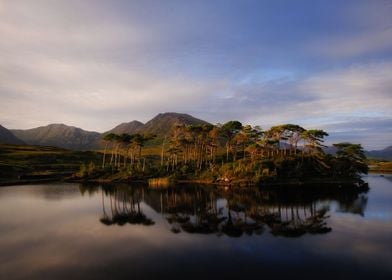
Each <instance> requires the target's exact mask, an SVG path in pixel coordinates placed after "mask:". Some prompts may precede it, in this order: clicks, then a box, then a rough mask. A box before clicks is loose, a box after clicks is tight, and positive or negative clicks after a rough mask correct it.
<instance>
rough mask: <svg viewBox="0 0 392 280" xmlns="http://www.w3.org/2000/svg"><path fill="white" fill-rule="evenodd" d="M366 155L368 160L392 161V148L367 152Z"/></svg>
mask: <svg viewBox="0 0 392 280" xmlns="http://www.w3.org/2000/svg"><path fill="white" fill-rule="evenodd" d="M365 153H366V156H367V157H368V158H373V159H384V160H392V146H389V147H386V148H385V149H383V150H378V151H366V152H365Z"/></svg>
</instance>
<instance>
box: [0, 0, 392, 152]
mask: <svg viewBox="0 0 392 280" xmlns="http://www.w3.org/2000/svg"><path fill="white" fill-rule="evenodd" d="M391 15H392V1H390V0H387V1H384V0H368V1H361V0H352V1H350V0H345V1H341V0H337V1H335V0H325V1H321V0H308V1H306V0H296V1H291V0H286V1H283V0H268V1H267V0H265V1H262V0H256V1H247V0H238V1H229V0H222V1H219V0H207V1H203V0H194V1H191V0H189V1H183V0H178V1H170V0H165V1H161V0H157V1H150V0H144V1H125V0H124V1H121V0H112V1H110V0H107V1H100V0H93V1H91V0H84V1H73V0H64V1H62V0H57V1H53V0H46V1H44V0H42V1H41V0H29V1H27V0H26V1H20V0H0V104H1V110H0V124H2V125H3V126H5V127H7V128H12V129H16V128H19V129H27V128H33V127H37V126H43V125H47V124H49V123H65V124H68V125H72V126H77V127H81V128H83V129H85V130H94V131H98V132H104V131H107V130H109V129H111V128H113V127H114V126H116V125H118V124H119V123H122V122H129V121H132V120H139V121H142V122H146V121H148V120H149V119H151V118H152V117H154V116H155V115H156V114H158V113H162V112H180V113H188V114H191V115H193V116H195V117H198V118H201V119H204V120H207V121H209V122H211V123H224V122H226V121H228V120H239V121H241V122H242V123H244V124H252V125H260V126H261V127H262V128H264V129H268V128H269V127H270V126H272V125H277V124H283V123H295V124H299V125H302V126H303V127H305V128H309V129H310V128H320V129H324V130H326V131H327V132H328V133H329V134H330V136H329V138H328V140H327V142H326V143H327V144H329V143H332V142H340V141H350V142H354V143H362V145H363V146H364V147H365V148H366V149H382V148H384V147H386V146H389V145H392V110H391V108H392V16H391Z"/></svg>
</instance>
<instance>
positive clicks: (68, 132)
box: [11, 113, 208, 150]
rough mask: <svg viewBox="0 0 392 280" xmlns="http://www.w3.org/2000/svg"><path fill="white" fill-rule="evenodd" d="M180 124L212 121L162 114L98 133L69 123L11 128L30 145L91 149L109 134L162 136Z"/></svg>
mask: <svg viewBox="0 0 392 280" xmlns="http://www.w3.org/2000/svg"><path fill="white" fill-rule="evenodd" d="M177 124H184V125H199V124H208V122H206V121H203V120H200V119H197V118H194V117H192V116H191V115H188V114H179V113H162V114H158V115H157V116H155V117H154V118H153V119H152V120H150V121H148V122H147V123H146V124H143V123H141V122H139V121H131V122H128V123H122V124H119V125H118V126H116V127H114V128H113V129H111V130H109V131H107V132H105V133H102V134H101V133H98V132H92V131H85V130H83V129H80V128H77V127H73V126H67V125H65V124H50V125H47V126H41V127H37V128H33V129H27V130H21V129H19V130H11V132H12V133H13V134H14V136H16V137H17V138H19V139H21V140H23V141H24V142H25V143H26V144H30V145H43V146H56V147H60V148H66V149H75V150H91V149H96V148H99V147H101V146H102V143H101V138H102V136H103V135H105V134H107V133H115V134H122V133H128V134H134V133H152V134H156V135H160V136H162V135H166V134H168V133H169V132H170V130H171V129H172V128H173V127H174V126H175V125H177ZM16 137H15V138H16Z"/></svg>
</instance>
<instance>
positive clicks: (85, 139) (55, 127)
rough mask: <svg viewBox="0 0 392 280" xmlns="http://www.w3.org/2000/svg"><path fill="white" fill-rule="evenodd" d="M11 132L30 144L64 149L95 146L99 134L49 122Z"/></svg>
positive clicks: (96, 145) (99, 136) (97, 144)
mask: <svg viewBox="0 0 392 280" xmlns="http://www.w3.org/2000/svg"><path fill="white" fill-rule="evenodd" d="M11 131H12V133H13V134H14V135H15V136H16V137H18V138H19V139H21V140H23V141H24V142H25V143H27V144H30V145H43V146H56V147H61V148H66V149H75V150H88V149H93V148H97V147H98V146H99V141H100V138H101V134H100V133H98V132H91V131H85V130H83V129H80V128H77V127H73V126H67V125H65V124H50V125H47V126H41V127H37V128H33V129H27V130H11Z"/></svg>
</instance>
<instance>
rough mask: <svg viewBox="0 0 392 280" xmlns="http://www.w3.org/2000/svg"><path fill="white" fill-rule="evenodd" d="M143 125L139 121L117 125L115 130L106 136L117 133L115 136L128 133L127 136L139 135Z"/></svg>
mask: <svg viewBox="0 0 392 280" xmlns="http://www.w3.org/2000/svg"><path fill="white" fill-rule="evenodd" d="M143 125H144V124H143V123H142V122H139V121H137V120H133V121H130V122H127V123H126V122H125V123H121V124H119V125H117V126H116V127H114V128H113V129H111V130H109V131H106V132H105V133H104V134H108V133H115V134H122V133H127V134H134V133H137V132H138V131H139V130H140V129H141V128H142V127H143Z"/></svg>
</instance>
